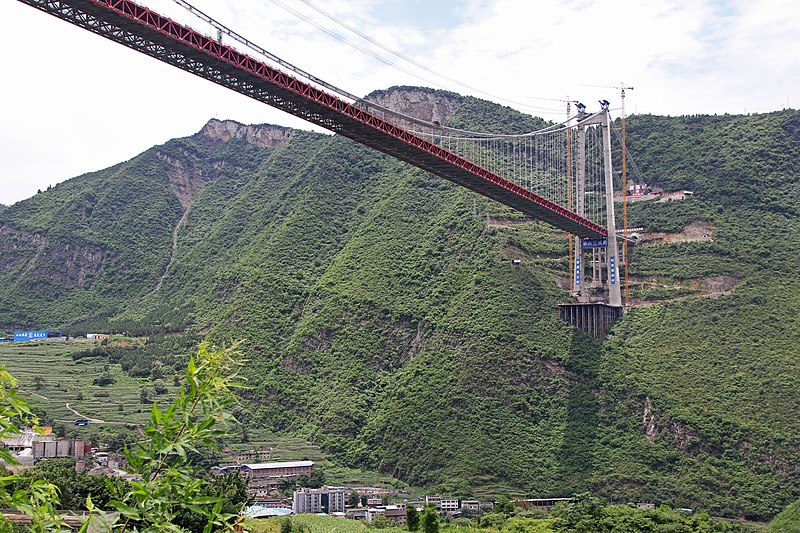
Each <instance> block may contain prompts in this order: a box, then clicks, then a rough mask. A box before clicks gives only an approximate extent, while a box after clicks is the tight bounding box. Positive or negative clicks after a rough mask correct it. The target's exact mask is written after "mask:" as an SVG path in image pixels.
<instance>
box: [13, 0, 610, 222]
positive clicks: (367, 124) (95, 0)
mask: <svg viewBox="0 0 800 533" xmlns="http://www.w3.org/2000/svg"><path fill="white" fill-rule="evenodd" d="M19 1H21V2H23V3H25V4H28V5H31V6H33V7H36V8H37V9H40V10H42V11H44V12H46V13H49V14H51V15H54V16H56V17H58V18H61V19H63V20H66V21H68V22H70V23H72V24H75V25H77V26H79V27H81V28H84V29H87V30H89V31H92V32H94V33H97V34H98V35H101V36H103V37H106V38H108V39H111V40H112V41H115V42H118V43H120V44H123V45H125V46H127V47H129V48H132V49H134V50H137V51H139V52H142V53H144V54H147V55H149V56H151V57H155V58H156V59H159V60H161V61H164V62H166V63H169V64H170V65H173V66H176V67H178V68H181V69H183V70H185V71H187V72H191V73H193V74H195V75H197V76H200V77H202V78H205V79H207V80H210V81H213V82H214V83H217V84H219V85H222V86H224V87H227V88H229V89H232V90H235V91H237V92H239V93H242V94H244V95H246V96H250V97H251V98H254V99H256V100H259V101H261V102H264V103H266V104H268V105H271V106H273V107H276V108H278V109H281V110H283V111H286V112H287V113H290V114H292V115H295V116H297V117H300V118H302V119H304V120H306V121H308V122H311V123H313V124H317V125H319V126H322V127H323V128H326V129H329V130H331V131H333V132H335V133H338V134H340V135H343V136H345V137H348V138H350V139H353V140H355V141H357V142H360V143H362V144H364V145H366V146H369V147H371V148H374V149H376V150H378V151H380V152H383V153H386V154H388V155H390V156H392V157H395V158H398V159H400V160H402V161H405V162H407V163H410V164H412V165H414V166H417V167H419V168H422V169H424V170H427V171H428V172H431V173H433V174H436V175H437V176H440V177H442V178H444V179H447V180H449V181H452V182H454V183H457V184H459V185H461V186H463V187H466V188H468V189H470V190H473V191H475V192H477V193H479V194H482V195H484V196H487V197H489V198H491V199H493V200H495V201H498V202H500V203H502V204H505V205H508V206H510V207H512V208H514V209H517V210H519V211H521V212H523V213H525V214H527V215H529V216H531V217H533V218H537V219H540V220H544V221H545V222H548V223H550V224H552V225H553V226H555V227H558V228H560V229H563V230H565V231H567V232H569V233H572V234H574V235H577V236H580V237H584V238H598V237H603V236H606V235H607V233H608V232H607V230H606V229H605V228H603V227H602V226H600V225H598V224H595V223H594V222H592V221H590V220H588V219H586V218H584V217H581V216H579V215H577V214H575V213H573V212H572V211H569V210H568V209H565V208H563V207H561V206H560V205H558V204H556V203H554V202H552V201H550V200H548V199H547V198H544V197H542V196H539V195H537V194H535V193H532V192H530V191H528V190H527V189H524V188H522V187H520V186H519V185H517V184H515V183H513V182H511V181H509V180H507V179H505V178H503V177H501V176H499V175H497V174H495V173H493V172H490V171H488V170H486V169H484V168H482V167H480V166H479V165H476V164H475V163H472V162H471V161H468V160H467V159H464V158H463V157H461V156H459V155H457V154H455V153H453V152H451V151H449V150H446V149H444V148H442V147H441V146H437V145H435V144H433V143H431V142H430V141H427V140H425V139H423V138H422V137H419V136H417V135H414V134H413V133H410V132H408V131H406V130H404V129H402V128H400V127H398V126H396V125H394V124H392V123H390V122H387V121H385V120H383V119H381V118H379V117H377V116H375V115H373V114H371V113H369V112H367V111H365V110H363V109H361V108H359V107H357V106H356V105H353V104H352V103H350V102H347V101H344V100H342V99H340V98H338V97H336V96H334V95H332V94H329V93H327V92H325V91H322V90H320V89H317V88H316V87H314V86H312V85H310V84H308V83H305V82H303V81H301V80H299V79H297V78H295V77H293V76H290V75H288V74H286V73H284V72H282V71H280V70H278V69H275V68H272V67H270V66H269V65H267V64H265V63H263V62H261V61H259V60H257V59H255V58H253V57H250V56H248V55H246V54H243V53H241V52H238V51H237V50H235V49H233V48H231V47H229V46H227V45H224V44H222V43H220V42H218V41H216V40H214V39H212V38H210V37H207V36H205V35H202V34H201V33H199V32H197V31H195V30H193V29H191V28H188V27H186V26H183V25H181V24H179V23H177V22H175V21H173V20H171V19H169V18H167V17H164V16H162V15H159V14H158V13H156V12H154V11H152V10H150V9H148V8H146V7H144V6H141V5H139V4H137V3H135V2H133V1H131V0H19Z"/></svg>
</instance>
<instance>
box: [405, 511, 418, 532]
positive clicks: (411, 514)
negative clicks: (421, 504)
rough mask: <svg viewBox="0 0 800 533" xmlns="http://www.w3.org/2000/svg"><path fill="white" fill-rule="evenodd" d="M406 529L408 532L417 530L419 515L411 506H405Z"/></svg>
mask: <svg viewBox="0 0 800 533" xmlns="http://www.w3.org/2000/svg"><path fill="white" fill-rule="evenodd" d="M406 527H407V528H408V530H409V531H416V530H418V529H419V513H418V512H417V508H416V507H415V506H413V505H411V504H408V505H406Z"/></svg>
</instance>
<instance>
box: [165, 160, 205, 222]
mask: <svg viewBox="0 0 800 533" xmlns="http://www.w3.org/2000/svg"><path fill="white" fill-rule="evenodd" d="M156 156H157V157H158V158H159V159H160V160H162V161H163V162H164V163H166V165H167V180H168V181H169V186H170V188H171V189H172V190H173V191H174V192H175V196H177V197H178V200H179V201H180V203H181V206H182V207H183V210H184V211H186V210H187V209H188V208H189V206H190V205H191V203H192V199H193V198H194V197H195V196H196V195H197V193H198V192H200V189H202V188H203V185H205V184H206V182H207V181H210V179H208V178H206V176H204V175H203V169H202V168H201V167H199V166H198V165H197V164H196V163H195V160H194V159H192V158H191V157H189V154H187V153H184V154H183V156H184V157H183V158H180V157H175V156H173V155H170V154H167V153H166V152H162V151H161V150H159V151H157V152H156Z"/></svg>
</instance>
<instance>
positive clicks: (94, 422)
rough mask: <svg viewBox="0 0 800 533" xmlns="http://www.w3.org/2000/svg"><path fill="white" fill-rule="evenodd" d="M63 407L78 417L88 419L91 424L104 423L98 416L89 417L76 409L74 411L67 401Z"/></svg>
mask: <svg viewBox="0 0 800 533" xmlns="http://www.w3.org/2000/svg"><path fill="white" fill-rule="evenodd" d="M64 407H66V408H67V410H68V411H69V412H71V413H72V414H74V415H75V416H77V417H78V418H81V419H84V420H88V421H89V422H91V423H92V424H105V423H106V421H105V420H100V419H99V418H91V417H88V416H86V415H85V414H83V413H79V412H78V411H76V410H75V409H73V408H72V407H70V406H69V403H65V404H64Z"/></svg>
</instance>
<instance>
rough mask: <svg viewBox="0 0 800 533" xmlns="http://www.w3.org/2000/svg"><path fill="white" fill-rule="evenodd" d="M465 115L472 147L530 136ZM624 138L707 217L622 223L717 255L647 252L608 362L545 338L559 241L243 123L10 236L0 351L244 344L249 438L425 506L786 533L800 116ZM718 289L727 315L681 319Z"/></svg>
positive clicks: (564, 339) (502, 111) (156, 356)
mask: <svg viewBox="0 0 800 533" xmlns="http://www.w3.org/2000/svg"><path fill="white" fill-rule="evenodd" d="M431 94H432V95H433V96H432V97H437V98H446V97H448V96H447V95H446V94H445V95H442V94H439V93H436V92H432V93H431ZM457 100H458V101H457V102H456V104H457V105H455V108H457V111H456V112H455V114H454V115H453V116H452V117H451V118H450V122H451V123H452V124H454V125H458V126H459V127H467V128H476V127H479V126H480V125H481V124H485V127H486V128H487V129H491V130H503V129H508V128H511V129H514V130H516V131H527V130H530V129H536V127H538V126H539V125H541V121H539V120H538V119H533V118H531V117H525V116H523V115H520V114H517V113H515V112H513V111H512V110H510V109H508V108H501V107H499V106H495V105H492V104H489V103H487V102H483V101H480V100H476V99H472V98H463V99H462V98H461V97H459V98H458V99H457ZM629 123H630V130H629V139H630V143H631V151H632V152H633V154H634V156H635V157H636V159H637V161H638V166H639V168H640V169H641V170H642V172H643V173H644V177H645V179H646V180H647V181H649V182H653V183H655V184H657V185H661V186H663V187H664V188H665V189H666V190H673V189H679V188H685V189H690V190H693V191H694V192H695V196H694V198H692V199H691V200H687V201H684V202H673V203H642V204H635V205H632V206H631V209H630V211H631V213H630V215H631V221H632V225H635V226H638V225H641V226H644V227H646V228H647V229H648V230H652V231H666V232H676V231H680V230H681V229H683V228H684V227H685V226H686V225H688V224H690V223H691V222H695V221H698V220H700V221H704V222H708V223H710V224H712V226H713V232H714V233H713V235H714V239H713V241H712V242H694V243H683V244H673V245H666V246H651V247H642V248H640V249H638V250H635V251H634V253H633V261H632V264H631V275H632V276H636V278H637V279H646V280H656V281H657V282H658V283H659V284H661V288H657V289H653V288H651V289H648V290H650V291H651V294H656V293H657V294H656V296H657V297H658V298H659V299H660V300H661V302H662V303H660V304H659V305H656V306H654V307H649V308H643V309H637V310H634V311H633V312H631V313H629V314H628V315H627V316H626V317H625V318H624V319H623V320H621V321H620V322H619V323H618V325H617V326H616V328H615V329H614V331H613V333H612V335H610V336H609V337H608V338H607V339H606V340H605V341H604V342H600V341H593V340H590V339H586V338H584V337H582V336H581V335H579V334H576V333H574V332H573V331H571V330H570V328H569V327H567V326H565V325H564V324H561V323H559V321H558V320H557V310H556V309H555V304H556V303H558V302H561V301H564V300H565V297H566V295H565V294H564V293H563V292H562V291H561V289H559V288H558V286H557V285H556V283H554V280H555V279H556V278H558V277H563V276H566V275H567V272H568V265H567V260H566V256H567V244H566V242H567V241H566V238H564V236H563V235H561V234H559V233H558V232H556V231H555V230H553V229H551V228H548V227H547V226H545V225H542V224H540V223H535V222H526V223H523V224H516V225H513V226H511V227H507V228H502V227H501V228H494V227H487V225H486V223H485V218H486V216H487V215H491V216H497V217H507V216H509V215H510V213H509V212H508V211H507V210H506V209H505V208H502V207H500V206H498V205H496V204H493V203H490V202H488V201H486V200H484V199H482V198H476V197H475V196H474V195H472V194H471V193H467V192H465V191H463V190H460V189H457V188H456V187H454V186H451V185H450V184H448V183H446V182H443V181H441V180H439V179H437V178H433V177H431V176H429V175H426V174H425V173H423V172H420V171H417V170H415V169H412V168H409V167H407V166H405V165H403V164H400V163H398V162H396V161H393V160H391V159H389V158H387V157H385V156H383V155H380V154H377V153H374V152H371V151H369V150H367V149H366V148H364V147H361V146H359V145H356V144H354V143H352V142H350V141H347V140H345V139H342V138H339V137H331V136H326V135H320V134H313V133H307V132H290V133H289V134H286V131H285V130H282V129H281V128H274V127H268V126H265V127H262V128H261V129H260V130H259V131H261V132H262V134H264V135H266V134H267V133H265V132H269V135H273V137H274V138H280V139H281V141H280V142H273V143H265V142H258V140H257V138H256V137H255V136H254V135H250V134H249V133H247V131H250V130H246V128H245V127H244V126H241V125H235V124H231V123H228V124H227V125H226V127H228V128H229V131H235V132H237V133H236V134H232V135H219V134H214V133H210V132H209V131H210V130H207V129H205V130H204V131H203V132H201V133H199V134H197V135H194V136H192V137H187V138H184V139H177V140H173V141H170V142H169V143H167V144H165V145H163V146H159V147H156V148H153V149H152V150H149V151H147V152H145V153H144V154H142V155H140V156H138V157H136V158H134V159H132V160H130V161H128V162H126V163H122V164H120V165H117V166H115V167H113V168H111V169H108V170H105V171H101V172H98V173H94V174H89V175H86V176H81V177H79V178H76V179H74V180H71V181H68V182H65V183H63V184H60V185H58V186H56V187H54V188H52V189H51V190H48V191H45V192H43V193H42V194H39V195H36V196H35V197H34V198H32V199H30V200H27V201H25V202H20V203H18V204H15V205H14V206H11V207H9V208H8V209H6V210H4V211H3V212H2V213H1V214H0V243H2V246H3V249H4V254H5V255H4V256H3V258H2V259H0V328H3V329H7V330H10V329H11V328H12V327H22V326H39V327H52V326H62V327H63V328H64V329H66V330H68V331H72V332H73V333H79V332H87V331H95V332H97V331H108V330H114V331H117V332H122V331H125V332H128V333H145V334H159V335H162V334H165V333H171V332H172V333H174V332H183V333H182V334H181V336H179V337H170V336H169V335H167V336H165V337H160V338H162V339H170V338H172V339H174V340H171V341H169V342H172V343H173V345H172V346H170V347H169V350H167V349H166V348H165V349H164V350H163V351H162V352H159V349H158V348H156V347H155V346H156V345H157V344H158V343H156V342H154V343H151V345H150V346H149V347H139V348H130V349H128V350H119V351H112V350H108V352H107V353H103V354H97V355H98V356H99V357H106V358H109V361H113V362H119V363H121V364H123V365H126V368H127V369H128V371H130V372H133V373H137V372H138V373H142V375H143V374H144V373H146V372H147V371H148V365H149V364H150V363H149V362H150V361H153V360H160V361H161V362H162V363H163V364H165V365H166V366H168V367H174V366H176V365H179V364H181V363H182V361H181V360H180V359H166V358H165V357H162V355H164V354H166V353H167V351H170V350H171V351H172V353H186V352H185V350H182V349H178V350H173V349H172V348H176V347H178V348H179V347H180V345H181V343H189V342H193V341H194V340H195V339H196V338H200V337H206V338H209V339H212V340H216V341H225V340H229V339H234V338H244V339H246V340H247V344H246V345H245V347H244V351H245V357H246V358H247V362H248V363H247V366H246V372H247V373H248V374H249V376H250V377H251V380H252V382H253V383H254V384H256V386H255V387H254V388H253V389H250V390H246V391H244V392H243V393H242V395H243V398H244V400H245V401H244V402H243V405H244V406H245V409H244V410H243V412H242V413H241V417H242V418H243V419H244V420H245V421H246V422H249V423H251V424H254V425H263V426H265V427H267V428H270V429H272V430H275V431H279V432H284V433H291V434H294V435H297V436H303V437H307V438H309V439H311V440H313V442H315V443H316V444H319V445H321V446H323V447H324V448H325V449H326V450H328V451H331V452H332V453H334V454H335V456H336V457H337V459H338V460H339V461H340V462H341V463H343V464H347V465H359V466H365V467H369V468H375V469H379V470H381V471H383V472H386V473H390V474H393V475H395V476H398V477H400V478H402V479H405V480H407V481H411V482H413V483H417V484H425V485H429V486H430V487H431V489H432V490H441V491H445V492H448V493H453V494H457V495H463V496H467V495H474V496H478V497H480V496H483V495H488V494H492V495H496V494H502V493H506V494H509V495H512V494H520V495H522V494H525V495H527V496H529V497H544V496H562V495H569V494H571V493H573V492H579V491H584V490H592V491H593V492H595V493H597V494H600V495H604V496H607V497H610V498H612V499H614V500H617V501H636V500H650V501H656V502H663V503H668V504H671V505H674V506H676V507H691V508H695V509H704V510H708V511H709V512H711V513H713V514H720V515H725V516H730V517H739V516H745V517H748V518H767V517H771V516H774V515H775V514H776V513H777V512H778V511H780V510H781V509H783V508H784V507H785V506H786V505H788V504H789V503H790V502H791V501H793V500H795V499H797V498H798V497H800V470H798V467H797V465H798V464H800V455H798V454H799V453H800V452H798V450H800V446H798V444H800V442H798V441H799V440H800V437H799V436H798V432H797V428H798V427H800V419H798V417H799V416H800V415H798V412H797V410H796V406H797V405H798V404H800V392H799V391H800V368H799V365H800V357H798V354H800V337H799V336H798V331H800V324H799V323H798V320H800V319H798V316H799V314H798V310H800V296H798V295H800V290H798V289H800V286H798V285H800V281H798V280H800V276H798V266H797V262H796V257H797V256H798V252H800V241H798V240H797V239H796V238H795V235H796V234H797V231H798V229H800V227H798V226H800V218H798V215H800V212H798V209H799V208H798V204H797V201H796V200H797V193H798V192H800V180H798V172H797V161H798V160H800V159H798V155H800V154H798V153H797V152H798V150H800V143H798V133H797V126H798V124H800V113H798V112H795V111H791V110H790V111H784V112H781V113H773V114H768V115H753V116H721V117H716V116H715V117H710V116H697V117H677V118H669V117H653V116H638V117H632V118H631V120H630V121H629ZM214 124H217V125H218V124H220V123H216V122H215V123H212V125H214ZM254 139H256V140H254ZM187 184H188V185H187ZM187 190H188V191H190V192H191V195H190V196H191V207H190V209H189V210H188V212H187V211H186V207H187V206H188V205H189V204H188V203H187V202H186V200H187V195H186V194H185V193H186V191H187ZM182 202H183V203H182ZM184 215H185V218H184V219H182V218H181V217H182V216H184ZM181 220H182V222H180V223H179V221H181ZM176 228H177V230H176ZM173 230H176V231H177V243H176V253H175V255H174V257H172V232H173ZM511 257H521V258H523V260H524V261H523V266H522V267H513V266H512V265H511V262H510V258H511ZM62 265H66V268H65V267H63V266H62ZM168 265H169V268H168V270H167V267H168ZM165 272H166V275H165V276H164V274H165ZM162 276H163V283H161V284H159V280H161V279H162ZM714 276H727V277H730V278H732V279H734V280H735V281H736V283H737V286H736V290H735V292H734V294H732V295H729V296H721V297H719V298H702V297H689V298H685V297H686V296H687V295H691V294H694V293H695V292H696V291H695V289H694V288H693V287H700V286H702V285H703V283H705V282H706V281H707V279H708V278H710V277H714ZM156 288H158V290H156ZM676 297H680V298H676ZM672 298H676V299H675V300H674V301H671V299H672ZM90 355H91V354H90Z"/></svg>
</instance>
